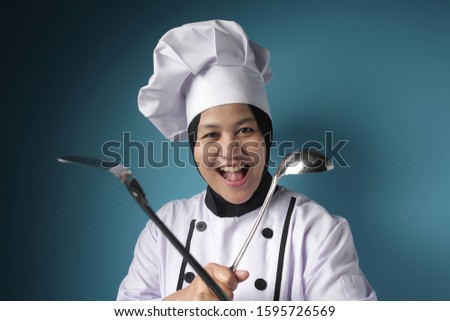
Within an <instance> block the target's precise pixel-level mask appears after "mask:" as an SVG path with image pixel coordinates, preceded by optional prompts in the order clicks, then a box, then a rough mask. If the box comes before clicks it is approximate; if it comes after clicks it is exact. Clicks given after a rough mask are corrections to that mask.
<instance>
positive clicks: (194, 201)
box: [158, 190, 206, 215]
mask: <svg viewBox="0 0 450 321" xmlns="http://www.w3.org/2000/svg"><path fill="white" fill-rule="evenodd" d="M205 193H206V190H204V191H202V192H201V193H198V194H196V195H194V196H192V197H190V198H183V199H178V200H173V201H170V202H168V203H166V204H164V205H163V206H162V207H161V208H160V209H159V210H158V215H166V214H167V213H170V212H173V210H174V209H177V210H181V209H185V208H192V207H193V206H199V205H202V204H204V199H205Z"/></svg>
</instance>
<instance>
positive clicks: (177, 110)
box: [138, 20, 272, 140]
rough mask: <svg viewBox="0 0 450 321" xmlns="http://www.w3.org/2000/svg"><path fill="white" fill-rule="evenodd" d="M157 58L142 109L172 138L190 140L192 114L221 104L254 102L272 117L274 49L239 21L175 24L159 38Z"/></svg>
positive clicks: (141, 98)
mask: <svg viewBox="0 0 450 321" xmlns="http://www.w3.org/2000/svg"><path fill="white" fill-rule="evenodd" d="M153 59H154V73H153V75H152V76H151V77H150V80H149V82H148V84H147V85H146V86H144V87H142V88H141V89H140V91H139V95H138V105H139V110H140V111H141V112H142V113H143V114H144V116H145V117H147V118H148V119H149V120H150V121H151V122H152V123H153V124H154V125H155V126H156V127H157V128H158V129H159V130H160V131H161V133H162V134H163V135H164V136H165V137H167V138H168V139H170V140H184V139H186V138H187V135H186V129H187V127H188V125H189V123H190V122H191V121H192V119H193V118H194V117H195V116H196V115H198V114H199V113H201V112H202V111H204V110H206V109H208V108H210V107H214V106H218V105H223V104H232V103H244V104H250V105H254V106H256V107H259V108H260V109H262V110H263V111H264V112H266V113H267V114H268V115H269V117H270V110H269V102H268V99H267V94H266V90H265V84H266V83H267V82H268V81H269V80H270V78H271V76H272V73H271V70H270V67H269V51H268V50H267V49H265V48H262V47H260V46H259V45H257V44H256V43H255V42H253V41H251V40H250V39H249V38H248V37H247V35H246V34H245V32H244V30H243V29H242V27H241V26H240V25H239V24H237V23H236V22H233V21H224V20H212V21H205V22H197V23H190V24H186V25H183V26H181V27H178V28H174V29H172V30H170V31H168V32H167V33H166V34H165V35H164V36H163V37H162V38H161V39H160V40H159V42H158V45H157V46H156V48H155V51H154V54H153Z"/></svg>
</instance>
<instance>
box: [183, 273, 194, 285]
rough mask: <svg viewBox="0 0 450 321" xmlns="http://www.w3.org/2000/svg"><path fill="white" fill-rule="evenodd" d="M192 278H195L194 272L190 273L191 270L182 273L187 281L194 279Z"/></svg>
mask: <svg viewBox="0 0 450 321" xmlns="http://www.w3.org/2000/svg"><path fill="white" fill-rule="evenodd" d="M194 279H195V274H194V273H192V272H187V273H186V274H185V275H184V280H185V281H186V282H187V283H191V282H192V281H194Z"/></svg>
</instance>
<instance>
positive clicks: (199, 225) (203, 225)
mask: <svg viewBox="0 0 450 321" xmlns="http://www.w3.org/2000/svg"><path fill="white" fill-rule="evenodd" d="M196 228H197V230H199V231H200V232H203V231H204V230H206V223H205V222H198V223H197V225H196Z"/></svg>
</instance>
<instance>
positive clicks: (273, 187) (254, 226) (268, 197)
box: [230, 175, 278, 271]
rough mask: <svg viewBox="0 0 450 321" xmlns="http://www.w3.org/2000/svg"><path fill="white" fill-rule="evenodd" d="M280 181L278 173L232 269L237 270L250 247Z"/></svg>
mask: <svg viewBox="0 0 450 321" xmlns="http://www.w3.org/2000/svg"><path fill="white" fill-rule="evenodd" d="M277 183H278V175H274V176H273V178H272V183H271V184H270V188H269V192H267V195H266V198H265V199H264V203H263V205H262V206H261V208H260V210H259V213H258V216H257V217H256V220H255V223H254V224H253V227H252V229H251V231H250V233H249V234H248V236H247V239H246V240H245V242H244V245H243V246H242V248H241V250H240V251H239V254H238V255H237V257H236V259H235V260H234V262H233V264H232V265H231V266H230V270H231V271H236V269H237V267H238V265H239V262H241V259H242V256H243V255H244V253H245V251H246V250H247V248H248V245H249V244H250V241H251V240H252V238H253V236H254V235H255V232H256V229H257V228H258V226H259V223H260V222H261V219H262V217H263V215H264V213H265V212H266V209H267V206H268V205H269V203H270V200H271V199H272V195H273V193H274V192H275V188H276V187H277Z"/></svg>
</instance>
